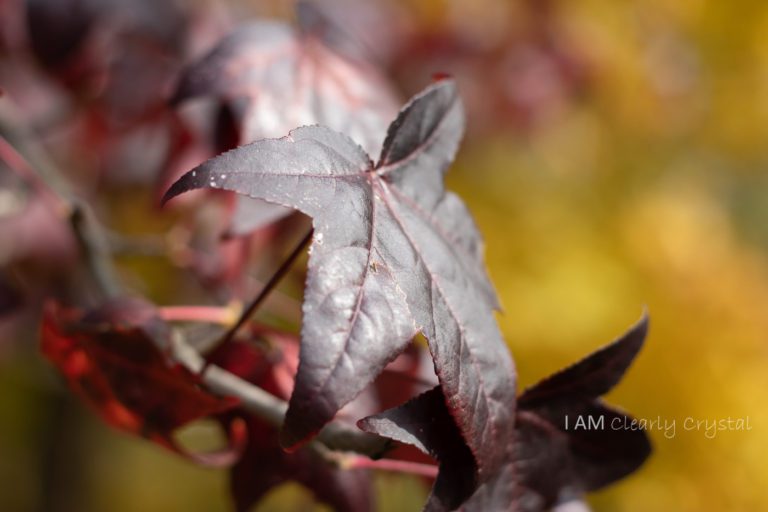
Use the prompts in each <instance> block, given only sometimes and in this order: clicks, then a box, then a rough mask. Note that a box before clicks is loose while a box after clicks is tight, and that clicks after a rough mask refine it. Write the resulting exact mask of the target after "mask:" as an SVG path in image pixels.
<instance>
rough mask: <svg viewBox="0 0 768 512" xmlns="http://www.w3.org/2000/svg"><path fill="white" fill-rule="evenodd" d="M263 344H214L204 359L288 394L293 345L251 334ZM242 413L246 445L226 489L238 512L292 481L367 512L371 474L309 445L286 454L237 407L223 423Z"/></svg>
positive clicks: (268, 430) (273, 433)
mask: <svg viewBox="0 0 768 512" xmlns="http://www.w3.org/2000/svg"><path fill="white" fill-rule="evenodd" d="M255 334H257V335H258V336H259V338H261V339H262V342H266V344H267V345H269V346H266V345H262V346H258V347H257V346H256V345H255V344H253V343H245V342H243V341H233V342H230V343H227V344H224V345H221V346H219V347H218V348H217V349H216V350H215V351H214V352H213V354H211V355H210V357H209V360H210V361H211V362H212V363H214V364H216V365H218V366H220V367H222V368H225V369H226V370H228V371H229V372H231V373H233V374H235V375H237V376H238V377H241V378H243V379H245V380H247V381H249V382H251V383H253V384H255V385H257V386H259V387H261V388H262V389H265V390H267V391H269V392H270V393H272V394H274V395H275V396H278V397H281V398H287V395H288V393H290V388H287V389H286V386H285V383H284V381H285V379H286V377H288V378H292V376H293V374H294V373H295V369H296V363H297V354H296V351H295V346H296V345H295V343H293V342H291V340H290V339H288V338H287V337H286V335H283V334H281V333H274V332H269V333H255ZM239 417H242V418H243V419H244V420H245V421H246V422H247V425H248V445H247V448H246V449H245V451H244V453H243V455H242V457H241V458H240V460H239V461H238V462H237V464H235V466H234V467H233V468H232V469H231V473H230V488H231V492H232V496H233V499H234V501H235V508H236V510H238V512H245V511H247V510H250V509H251V508H252V506H253V505H254V504H255V503H256V502H258V501H259V500H260V499H261V498H262V497H264V495H265V494H266V493H267V492H269V490H271V489H272V488H273V487H275V486H277V485H280V484H282V483H284V482H288V481H295V482H298V483H300V484H301V485H303V486H305V487H306V488H307V489H309V490H310V491H311V492H312V493H313V494H314V495H315V498H316V499H317V500H318V501H321V502H323V503H327V504H328V505H330V506H331V507H333V508H334V510H339V511H343V512H358V511H360V512H366V511H369V510H372V509H373V492H372V487H371V481H370V475H369V474H368V472H367V471H364V470H343V469H339V468H336V467H334V466H332V465H330V464H329V463H328V462H327V461H325V460H323V459H322V458H321V457H320V456H319V455H318V454H317V453H314V452H312V451H311V450H310V449H309V448H302V449H299V450H298V451H296V452H294V453H286V452H285V451H284V450H283V449H282V448H281V447H280V443H279V433H278V431H277V429H275V428H274V427H271V426H269V425H267V424H265V423H264V422H262V421H261V420H259V419H258V418H255V417H253V416H249V415H247V414H244V413H243V414H240V413H239V412H238V411H235V412H232V413H228V414H227V415H225V417H223V418H222V421H223V423H224V424H225V425H228V424H229V423H230V422H231V421H233V420H236V419H238V418H239Z"/></svg>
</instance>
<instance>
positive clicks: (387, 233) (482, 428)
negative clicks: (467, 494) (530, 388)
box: [166, 80, 515, 481]
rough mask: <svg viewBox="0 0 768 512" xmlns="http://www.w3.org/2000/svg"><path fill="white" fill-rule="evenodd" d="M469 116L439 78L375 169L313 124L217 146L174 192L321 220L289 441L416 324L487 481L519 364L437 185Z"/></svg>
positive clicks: (457, 211) (396, 348)
mask: <svg viewBox="0 0 768 512" xmlns="http://www.w3.org/2000/svg"><path fill="white" fill-rule="evenodd" d="M463 126H464V115H463V110H462V107H461V102H460V99H459V97H458V94H457V91H456V88H455V86H454V84H453V82H452V81H450V80H442V81H440V82H438V83H436V84H434V85H432V86H430V87H429V88H427V89H426V90H425V91H423V92H422V93H420V94H419V95H417V96H416V97H414V98H413V99H412V100H411V102H410V103H408V105H407V106H406V107H405V108H404V109H403V110H402V111H401V112H400V115H399V116H398V117H397V119H396V120H395V121H394V122H393V123H392V125H391V126H390V130H389V133H388V135H387V139H386V141H385V144H384V149H383V150H382V157H381V160H380V162H379V164H378V165H376V166H374V165H373V163H372V162H371V160H370V158H369V157H368V155H366V154H365V153H364V152H363V151H362V149H361V148H360V147H359V146H357V145H355V144H354V143H353V142H352V141H351V140H350V139H349V138H347V137H346V136H343V135H341V134H339V133H336V132H333V131H331V130H329V129H327V128H323V127H305V128H299V129H297V130H294V131H292V132H291V134H290V135H289V136H288V137H286V138H283V139H274V140H262V141H258V142H255V143H252V144H249V145H247V146H243V147H240V148H238V149H236V150H233V151H230V152H228V153H225V154H224V155H220V156H219V157H216V158H214V159H212V160H210V161H208V162H206V163H205V164H203V165H201V166H199V167H197V168H196V169H194V170H192V171H190V172H189V173H187V174H186V175H184V176H183V177H182V178H181V179H180V180H179V181H177V182H176V183H175V184H174V185H173V186H172V187H171V189H170V190H169V191H168V192H167V194H166V200H167V199H170V198H172V197H174V196H176V195H178V194H180V193H182V192H185V191H187V190H191V189H197V188H220V189H226V190H232V191H235V192H239V193H242V194H247V195H249V196H251V197H256V198H261V199H265V200H268V201H271V202H275V203H279V204H283V205H286V206H291V207H294V208H297V209H299V210H301V211H303V212H304V213H306V214H307V215H309V216H311V217H312V218H313V221H314V229H315V235H314V239H313V243H312V247H311V249H310V251H311V256H310V260H309V270H308V277H307V285H306V290H305V297H304V306H303V311H304V321H303V327H302V345H301V357H300V364H299V371H298V375H297V377H296V386H295V389H294V392H293V395H292V397H291V401H290V405H289V409H288V413H287V415H286V421H285V426H284V430H283V433H282V436H283V437H282V439H283V442H284V443H285V445H286V446H289V447H295V446H297V445H299V444H300V443H302V442H304V441H306V440H308V439H309V438H310V437H312V436H313V435H314V434H315V433H316V432H317V431H318V430H319V429H320V428H321V427H322V426H323V425H324V424H325V423H326V422H328V421H329V420H330V419H331V418H333V416H334V415H335V414H336V412H337V411H338V410H339V409H340V408H341V407H342V406H343V405H344V404H346V403H347V402H349V401H350V400H351V399H352V398H354V397H355V396H356V395H357V394H358V393H359V392H360V391H361V390H362V389H363V388H365V386H366V385H367V384H368V383H370V382H371V381H372V380H373V378H375V377H376V375H378V374H379V373H380V372H381V370H382V369H383V368H384V366H385V365H386V364H387V363H388V362H389V361H391V360H392V359H393V358H394V357H396V356H397V354H399V353H400V352H402V350H403V349H404V347H405V346H406V345H407V343H408V341H409V340H410V339H411V337H412V336H413V335H414V333H415V332H416V331H417V330H420V331H422V332H423V333H424V335H425V337H426V338H427V339H428V341H429V346H430V351H431V352H432V356H433V359H434V361H435V369H436V373H437V375H438V378H439V380H440V383H441V385H442V389H443V393H444V394H445V397H446V401H447V402H448V405H449V411H450V414H451V416H452V417H453V418H454V419H455V420H456V422H457V425H458V427H459V430H460V432H461V434H462V436H463V437H464V439H465V440H466V442H467V444H468V446H469V448H470V449H471V451H472V453H473V454H474V456H475V459H476V462H477V465H478V471H479V475H480V480H481V481H482V480H484V479H485V478H487V477H488V476H489V475H492V474H494V473H495V472H497V471H498V470H499V469H500V468H501V467H502V466H503V465H504V464H505V461H506V460H507V459H508V458H509V456H510V451H511V447H512V439H513V430H514V406H515V379H514V368H513V364H512V360H511V358H510V356H509V353H508V351H507V349H506V346H505V344H504V341H503V340H502V338H501V334H500V333H499V330H498V327H497V326H496V323H495V320H494V318H493V313H492V309H493V307H494V306H495V305H496V298H495V294H494V292H493V289H492V287H491V285H490V283H489V281H488V279H487V276H486V274H485V271H484V269H483V263H482V243H481V240H480V236H479V234H478V232H477V229H476V228H475V226H474V223H473V221H472V219H471V217H470V216H469V214H468V212H467V210H466V208H465V206H464V205H463V204H462V202H461V201H460V200H459V198H458V197H457V196H455V195H453V194H451V193H449V192H446V191H445V189H444V187H443V182H442V177H443V173H444V172H445V171H446V169H447V167H448V165H449V164H450V162H451V160H452V159H453V156H454V153H455V152H456V149H457V147H458V144H459V140H460V138H461V135H462V131H463Z"/></svg>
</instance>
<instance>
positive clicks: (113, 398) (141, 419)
mask: <svg viewBox="0 0 768 512" xmlns="http://www.w3.org/2000/svg"><path fill="white" fill-rule="evenodd" d="M167 335H168V328H167V326H166V325H165V324H164V323H163V322H162V320H160V319H159V318H158V317H157V316H156V314H155V310H154V308H152V306H150V305H148V304H146V303H144V302H140V301H136V300H131V299H120V300H117V301H114V302H111V303H109V304H107V305H106V306H104V307H103V308H101V309H99V310H96V311H92V312H90V313H88V314H87V315H84V314H82V313H81V312H79V311H77V310H69V309H64V308H62V307H60V306H56V305H52V306H49V307H48V308H47V310H46V313H45V317H44V319H43V327H42V341H41V347H42V350H43V353H44V354H45V356H46V357H47V358H48V359H49V360H50V361H51V362H52V363H53V364H54V365H55V366H56V367H57V369H58V370H59V371H60V372H61V373H62V375H63V376H64V377H65V378H66V380H67V383H68V384H69V387H70V388H71V389H72V391H74V392H75V393H76V394H77V395H78V396H79V397H80V398H81V399H82V400H83V401H84V402H85V403H86V404H88V405H89V406H90V407H91V408H93V409H94V410H95V411H96V412H97V413H98V414H99V416H101V418H102V419H103V420H104V421H105V422H106V423H108V424H109V425H111V426H113V427H115V428H118V429H120V430H123V431H125V432H129V433H131V434H136V435H139V436H142V437H145V438H147V439H150V440H152V441H154V442H156V443H158V444H160V445H161V446H163V447H165V448H168V449H170V450H172V451H174V452H177V453H179V454H181V455H183V456H185V457H188V458H190V459H191V460H193V461H195V462H198V463H201V464H208V465H215V466H222V465H230V464H232V463H233V462H235V460H236V459H237V457H238V455H239V453H240V451H241V449H242V446H243V444H244V441H245V439H244V435H245V431H244V428H243V427H244V425H243V424H242V422H234V423H232V424H231V427H232V430H231V431H230V443H231V446H230V447H229V448H227V449H225V450H223V451H221V452H217V453H207V454H206V453H203V454H191V453H188V452H186V451H185V450H184V449H183V448H182V447H181V446H179V445H178V443H177V442H176V441H175V440H174V438H173V433H174V431H175V430H176V429H178V428H179V427H182V426H184V425H186V424H188V423H190V422H192V421H194V420H197V419H201V418H205V417H208V416H212V415H216V414H221V413H223V412H225V411H228V410H231V409H232V408H233V407H235V406H236V405H237V403H238V402H237V400H235V399H225V398H218V397H216V396H213V395H211V394H209V393H207V392H205V391H203V390H202V389H201V388H200V387H199V386H198V379H197V377H196V376H195V375H193V374H191V373H189V372H188V371H187V370H186V369H184V368H182V367H180V366H178V365H176V364H174V363H172V362H170V361H169V360H168V359H167V358H166V357H165V355H164V354H163V353H162V352H161V351H160V350H159V349H158V343H162V342H163V341H164V340H165V337H166V336H167Z"/></svg>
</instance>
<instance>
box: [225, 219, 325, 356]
mask: <svg viewBox="0 0 768 512" xmlns="http://www.w3.org/2000/svg"><path fill="white" fill-rule="evenodd" d="M313 231H314V230H312V229H310V230H309V231H308V232H307V234H306V235H304V238H302V239H301V241H300V242H299V243H298V244H297V245H296V247H295V248H294V249H293V251H292V252H291V254H290V255H289V256H288V257H287V258H286V259H285V260H284V261H283V263H282V264H281V265H280V268H278V269H277V271H276V272H275V273H274V274H273V275H272V277H270V278H269V281H267V283H266V284H265V285H264V287H263V288H262V289H261V291H260V292H259V294H258V295H257V296H256V298H255V299H253V302H251V303H250V304H249V305H248V307H246V308H245V309H243V312H242V313H241V314H240V318H238V320H237V322H236V323H235V325H233V326H232V327H231V328H230V329H229V330H228V331H227V332H226V333H225V334H224V336H222V338H221V341H220V343H221V344H224V343H228V342H230V341H232V339H233V338H234V337H235V335H236V334H237V331H239V330H240V328H241V327H242V326H243V325H245V323H246V322H248V320H249V319H250V318H251V316H252V315H253V314H254V313H255V312H256V310H258V309H259V306H261V304H262V303H263V302H264V300H265V299H266V298H267V297H268V296H269V294H270V292H271V291H272V290H273V289H274V288H275V286H277V284H278V283H279V282H280V281H281V280H282V279H283V277H285V275H286V274H287V273H288V271H289V270H290V268H291V265H292V264H293V262H294V261H296V258H298V257H299V255H300V254H301V253H302V252H303V251H304V249H305V248H306V246H307V244H309V241H310V240H312V233H313Z"/></svg>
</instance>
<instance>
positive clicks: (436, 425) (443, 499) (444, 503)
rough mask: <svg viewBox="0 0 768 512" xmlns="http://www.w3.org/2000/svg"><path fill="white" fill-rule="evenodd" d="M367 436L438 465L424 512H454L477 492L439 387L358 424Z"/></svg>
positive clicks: (466, 452)
mask: <svg viewBox="0 0 768 512" xmlns="http://www.w3.org/2000/svg"><path fill="white" fill-rule="evenodd" d="M358 426H359V427H360V428H361V429H363V430H365V431H366V432H371V433H375V434H378V435H380V436H383V437H387V438H390V439H394V440H396V441H399V442H401V443H405V444H410V445H413V446H416V447H417V448H419V449H420V450H421V451H423V452H424V453H427V454H429V455H431V456H432V457H434V458H436V459H438V460H439V461H440V472H439V473H438V476H437V479H436V480H435V484H434V486H433V488H432V493H431V494H430V497H429V500H428V502H427V503H428V505H427V507H426V510H453V509H455V508H457V507H458V506H459V505H461V504H462V503H463V502H464V501H466V500H467V498H469V497H470V496H471V495H472V493H473V492H474V491H475V489H476V488H477V465H476V463H475V459H474V457H473V456H472V452H471V451H470V450H469V448H468V447H467V444H466V443H465V442H464V440H463V439H462V437H461V432H459V429H458V428H456V423H455V422H454V420H453V418H451V415H450V414H449V412H448V409H447V408H446V406H445V397H444V396H443V392H442V390H441V389H440V387H439V386H438V387H435V388H433V389H431V390H429V391H427V392H426V393H424V394H422V395H419V396H418V397H416V398H414V399H413V400H411V401H409V402H407V403H405V404H404V405H402V406H400V407H397V408H395V409H391V410H389V411H386V412H384V413H382V414H379V415H375V416H369V417H368V418H365V419H363V420H360V421H359V422H358Z"/></svg>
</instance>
